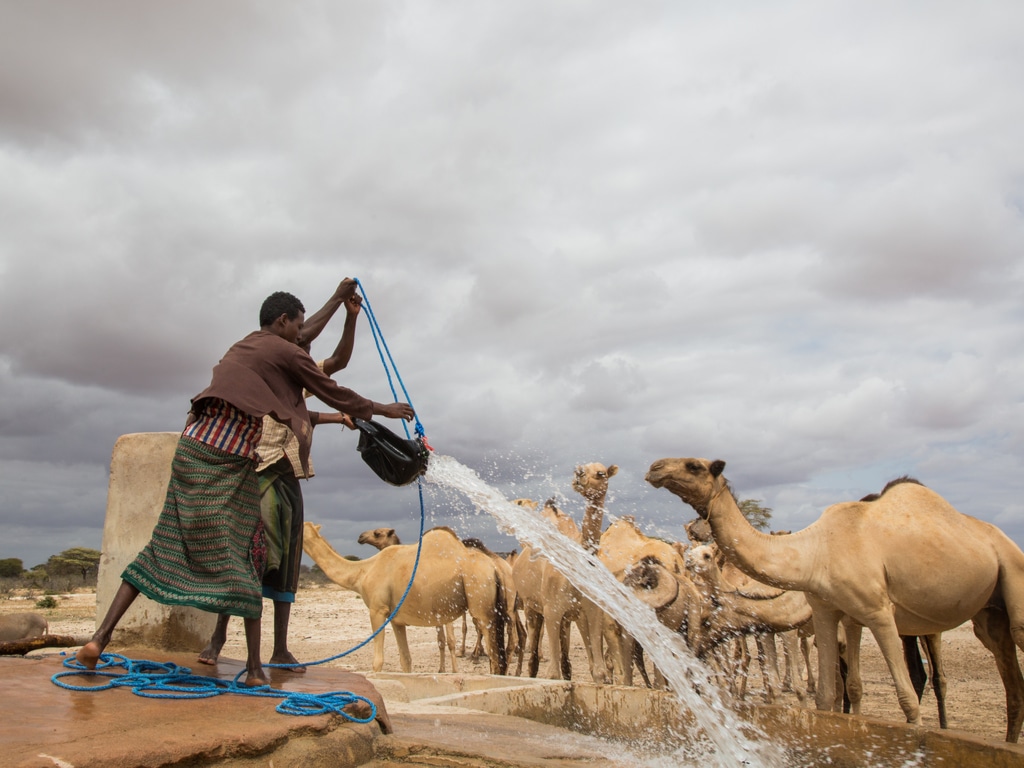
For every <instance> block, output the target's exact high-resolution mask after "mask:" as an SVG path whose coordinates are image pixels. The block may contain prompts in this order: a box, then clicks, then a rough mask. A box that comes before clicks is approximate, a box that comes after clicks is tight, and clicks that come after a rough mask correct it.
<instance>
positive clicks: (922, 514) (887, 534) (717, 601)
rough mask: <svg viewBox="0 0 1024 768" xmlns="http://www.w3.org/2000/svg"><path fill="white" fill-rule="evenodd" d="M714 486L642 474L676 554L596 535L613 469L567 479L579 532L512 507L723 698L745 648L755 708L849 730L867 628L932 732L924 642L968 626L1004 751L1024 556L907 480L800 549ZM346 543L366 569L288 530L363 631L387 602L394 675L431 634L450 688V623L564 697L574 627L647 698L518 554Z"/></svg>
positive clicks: (497, 667)
mask: <svg viewBox="0 0 1024 768" xmlns="http://www.w3.org/2000/svg"><path fill="white" fill-rule="evenodd" d="M724 468H725V462H723V461H719V460H716V461H708V460H706V459H698V458H678V459H672V458H669V459H661V460H659V461H656V462H654V463H653V464H652V465H651V466H650V468H649V470H648V472H647V475H646V480H647V482H649V483H650V484H651V485H653V486H654V487H656V488H665V489H667V490H669V491H670V492H671V493H673V494H675V495H676V496H678V497H679V498H680V499H681V500H682V501H683V502H684V503H686V504H688V505H689V506H691V507H692V508H693V509H694V510H695V511H696V512H697V515H698V517H697V519H695V520H694V521H693V522H691V523H690V524H688V525H687V526H686V530H687V534H688V541H687V543H686V544H683V543H680V542H667V541H664V540H662V539H658V538H653V537H649V536H647V535H645V534H644V533H643V532H641V531H640V529H639V528H638V527H637V526H636V524H635V522H634V520H633V519H632V518H630V517H620V518H617V519H615V520H614V522H612V523H611V525H609V527H608V528H607V529H605V530H604V531H602V527H603V521H604V513H605V508H604V503H605V497H606V494H607V491H608V482H609V480H610V479H611V478H612V477H613V476H614V475H615V474H616V473H617V471H618V468H617V467H616V466H615V465H611V466H607V467H606V466H605V465H603V464H600V463H591V464H586V465H583V466H579V467H577V468H576V470H575V474H574V477H573V489H574V490H575V491H577V492H578V493H580V494H581V495H582V496H583V497H584V499H585V500H586V511H585V513H584V519H583V525H582V527H581V526H578V525H577V524H576V522H575V521H574V520H573V519H572V518H571V517H570V516H569V515H567V514H565V513H564V512H563V511H561V510H560V509H558V508H557V507H556V506H555V504H554V503H553V502H551V501H548V502H547V503H545V504H543V505H541V504H539V503H537V502H535V501H532V500H527V499H517V500H516V501H515V502H514V503H516V504H518V505H520V506H523V507H527V508H529V509H531V510H534V511H535V512H536V513H537V514H539V515H541V516H543V517H544V518H545V519H547V520H548V521H549V522H550V523H551V525H552V526H553V527H554V528H555V529H556V530H557V531H558V532H559V533H560V534H562V535H564V536H566V537H568V538H570V539H572V540H573V541H575V542H577V543H578V544H579V545H580V546H581V547H582V548H583V549H584V550H586V551H589V552H592V553H594V554H595V555H596V557H597V559H598V560H599V561H600V562H601V563H603V564H604V565H605V566H606V567H607V568H608V570H609V571H610V572H611V573H612V574H614V575H615V576H616V578H618V579H619V581H620V582H622V583H623V584H624V585H625V586H626V587H628V588H629V589H630V590H632V592H633V593H634V594H635V595H636V596H637V597H638V598H640V599H641V600H642V601H643V602H645V603H646V604H647V605H649V606H650V607H651V608H653V609H654V611H655V614H656V615H657V617H658V619H659V620H660V621H661V622H662V623H663V624H665V625H666V626H668V627H669V628H671V629H672V630H674V631H678V632H679V633H680V634H681V635H682V637H683V639H684V640H685V642H686V644H687V645H688V646H689V648H690V649H691V650H692V651H693V653H694V654H695V655H696V656H697V657H698V658H700V659H703V660H705V661H707V662H708V663H709V664H710V665H711V667H712V669H713V670H715V674H716V675H718V676H719V679H720V680H722V681H723V682H724V684H726V685H727V686H728V688H729V689H730V690H731V692H732V693H733V694H734V695H738V696H740V697H742V696H743V693H744V691H745V683H746V665H747V663H748V661H749V657H747V656H746V643H745V638H746V637H747V636H753V637H754V638H755V639H757V640H759V643H758V647H759V649H760V651H761V654H762V657H761V661H762V664H761V666H762V674H763V675H764V678H765V692H766V696H767V697H768V698H769V700H770V699H771V698H772V697H773V696H774V695H775V692H776V691H777V690H785V689H786V685H787V684H790V685H792V686H793V688H792V689H793V690H794V691H795V692H796V693H797V695H798V696H799V697H800V698H801V699H802V698H803V695H804V692H805V691H806V692H808V693H810V692H813V693H814V695H815V703H816V705H817V708H818V709H822V710H845V711H852V712H854V713H858V712H859V711H860V703H861V696H862V692H863V686H862V684H861V678H860V664H859V648H860V639H861V633H862V630H863V628H864V627H867V628H868V629H869V630H870V631H871V632H872V634H873V635H874V637H875V639H876V641H877V643H878V646H879V649H880V650H881V652H882V655H883V656H884V658H885V661H886V664H887V666H888V668H889V671H890V673H891V674H892V677H893V681H894V683H895V688H896V695H897V698H898V700H899V704H900V707H901V708H902V710H903V712H904V714H905V715H906V719H907V722H909V723H914V724H920V722H921V716H920V706H919V705H920V699H921V691H922V689H923V685H924V683H923V680H922V679H920V677H919V674H920V672H923V667H922V668H921V670H920V671H918V670H916V669H915V664H914V663H912V659H913V658H914V657H913V656H912V655H911V653H910V652H911V651H914V652H916V650H917V639H918V638H920V640H921V643H922V646H923V647H924V648H925V651H926V655H927V657H928V659H929V666H930V669H931V675H932V683H933V687H934V689H935V693H936V698H937V700H938V702H939V713H940V724H941V725H942V727H945V726H946V722H945V712H944V695H945V680H944V676H943V675H942V666H941V654H940V653H939V650H940V638H941V633H942V632H944V631H947V630H950V629H953V628H955V627H958V626H959V625H961V624H962V623H964V622H965V621H967V620H972V621H973V624H974V631H975V634H976V635H977V637H978V638H979V639H980V640H981V642H982V643H983V644H984V645H985V647H986V648H988V649H989V651H990V652H991V653H992V654H993V656H994V658H995V662H996V666H997V669H998V671H999V674H1000V677H1001V678H1002V681H1003V685H1004V687H1005V690H1006V740H1007V741H1011V742H1016V741H1017V738H1018V736H1019V734H1020V730H1021V724H1022V721H1024V677H1022V675H1021V671H1020V666H1019V664H1018V661H1017V647H1018V646H1019V647H1021V648H1022V649H1024V553H1022V552H1021V550H1020V548H1019V547H1017V545H1016V544H1014V542H1013V541H1011V540H1010V539H1009V538H1008V537H1007V536H1006V535H1005V534H1003V533H1002V532H1001V531H1000V530H999V529H998V528H996V527H995V526H993V525H990V524H989V523H985V522H983V521H980V520H977V519H975V518H972V517H968V516H967V515H964V514H961V513H960V512H958V511H957V510H956V509H954V508H953V507H952V506H951V505H950V504H948V503H947V502H946V501H945V500H944V499H943V498H942V497H941V496H939V495H938V494H937V493H935V492H934V491H932V490H930V489H928V488H926V487H925V486H923V485H921V484H920V483H918V482H917V481H915V480H912V479H910V478H900V479H899V480H898V481H894V482H892V483H890V484H888V485H887V486H886V487H885V489H884V490H883V491H882V493H880V494H872V495H871V496H867V497H865V498H864V499H861V500H860V501H852V502H843V503H839V504H835V505H833V506H831V507H829V508H827V509H826V510H825V511H824V512H823V513H822V515H821V517H820V518H819V519H818V520H817V521H816V522H814V523H813V524H811V525H810V526H808V527H807V528H805V529H803V530H801V531H797V532H795V533H781V534H767V533H762V532H761V531H758V530H757V529H755V528H754V527H753V526H752V525H751V524H750V522H749V521H748V520H747V519H746V517H744V515H743V513H742V511H741V510H740V508H739V505H738V504H737V502H736V499H735V497H734V496H733V493H732V490H731V488H730V486H729V483H728V482H727V480H726V479H725V477H724V476H723V475H722V472H723V470H724ZM359 541H360V543H366V544H372V545H374V546H376V547H377V548H378V549H379V550H380V551H379V552H378V553H377V554H375V555H374V556H372V557H369V558H366V559H364V560H349V559H347V558H345V557H342V556H341V555H339V554H338V553H337V552H336V551H335V550H334V549H333V548H332V547H331V545H330V544H329V543H328V542H327V541H326V540H325V539H324V538H323V537H322V536H321V535H320V527H319V526H318V525H314V524H312V523H309V522H307V523H306V524H305V539H304V547H305V551H306V553H307V554H308V555H309V556H310V557H311V558H313V560H314V561H315V562H316V563H317V565H318V566H319V567H320V568H321V570H322V571H323V572H324V574H325V575H326V576H328V577H329V578H330V579H331V580H333V581H334V582H336V583H337V584H339V585H341V586H342V587H344V588H346V589H349V590H352V591H354V592H356V593H357V594H359V595H360V597H361V598H362V599H363V602H364V603H365V604H366V606H367V608H368V609H369V612H370V624H371V627H372V629H373V630H374V631H376V630H378V629H379V628H380V627H381V626H382V625H383V623H384V622H385V621H386V620H387V618H388V616H390V615H391V613H392V612H393V610H394V608H395V606H396V605H398V603H399V601H400V600H401V599H402V598H403V595H404V597H405V600H404V602H402V605H401V609H400V610H399V611H398V612H397V613H396V615H395V616H394V617H393V619H392V621H391V624H392V627H393V629H394V633H395V639H396V642H397V645H398V649H399V655H400V662H401V668H402V670H403V671H404V672H409V671H411V670H412V659H411V656H410V654H409V647H408V642H407V639H406V630H405V628H406V627H407V626H436V627H438V643H439V648H440V649H441V671H444V665H445V652H446V649H447V653H448V654H449V656H450V660H451V665H452V669H453V670H455V665H456V661H455V650H454V649H455V639H454V629H453V627H452V622H454V621H456V620H457V619H459V618H460V617H462V618H463V620H465V616H466V615H467V614H468V615H469V617H470V618H471V619H472V621H473V623H474V624H475V626H476V628H477V631H478V633H479V639H478V645H482V649H483V652H485V653H486V654H487V657H488V660H489V664H490V671H491V673H492V674H499V675H500V674H506V673H507V672H508V667H509V658H510V656H511V655H513V654H516V655H517V656H518V665H517V669H516V672H515V674H517V675H518V674H522V667H523V661H524V656H525V658H526V660H527V672H528V674H529V675H530V676H531V677H532V676H536V675H537V674H538V673H539V672H540V660H541V654H540V652H539V644H540V642H541V638H542V637H543V638H546V643H547V646H546V650H547V653H546V658H547V666H546V668H545V670H544V671H543V673H542V674H543V675H544V676H545V677H548V678H554V679H570V678H571V674H572V669H571V666H570V664H569V653H568V640H569V633H570V627H571V625H572V624H573V623H575V625H576V626H577V629H578V631H579V633H580V637H581V638H582V639H583V642H584V646H585V649H586V652H587V659H588V663H589V667H590V674H591V677H592V678H593V680H594V682H595V683H598V684H602V683H615V684H622V685H631V684H632V683H633V668H634V665H636V666H637V668H638V669H639V671H640V673H641V675H642V677H643V679H644V681H645V682H646V683H647V684H650V681H649V678H648V675H647V673H646V671H645V668H644V665H643V653H642V649H640V648H638V647H637V644H636V643H635V642H634V641H633V640H632V638H630V637H629V636H628V634H627V633H624V632H623V631H622V628H621V627H620V626H619V625H618V624H617V623H616V622H615V621H614V620H612V619H611V618H610V617H608V616H607V615H606V614H605V613H604V612H603V611H602V610H601V609H600V608H599V607H598V606H596V605H595V604H594V603H593V602H591V601H590V600H588V599H587V598H586V597H584V596H583V595H582V594H581V593H580V591H579V590H578V589H577V588H576V587H575V586H573V584H572V583H571V582H570V581H569V580H568V579H567V578H566V577H565V576H564V575H563V574H562V573H560V572H559V571H558V570H557V569H556V568H554V566H552V564H551V563H550V562H549V561H548V560H547V559H546V558H545V557H543V555H541V554H540V553H538V552H535V551H533V550H532V549H531V547H529V546H527V545H524V546H523V549H522V552H520V553H518V555H513V556H511V557H509V558H504V557H500V556H498V555H496V554H494V553H491V552H489V551H487V549H486V547H484V546H483V544H482V543H480V542H479V541H476V540H466V542H463V541H460V540H459V538H458V537H457V535H456V534H455V533H454V532H453V531H452V530H451V529H449V528H435V529H433V530H430V531H428V532H427V533H425V534H424V536H423V540H422V543H421V547H420V554H419V563H418V566H416V556H417V546H416V545H414V544H405V545H403V544H401V543H400V542H399V541H398V538H397V537H396V536H395V532H394V529H391V528H378V529H376V530H373V531H367V532H365V533H363V534H362V535H361V536H360V538H359ZM414 566H416V568H417V570H416V578H415V580H414V581H413V582H412V584H411V585H410V584H409V582H410V579H411V577H412V573H413V568H414ZM520 612H521V613H522V617H523V618H522V619H520ZM463 632H465V629H464V630H463ZM775 635H779V636H780V637H781V638H782V642H783V648H784V650H785V651H786V659H787V665H786V681H785V682H780V681H779V674H778V671H777V667H776V663H775ZM811 636H813V638H814V640H813V641H814V643H815V645H816V646H817V650H818V654H817V655H818V664H817V676H816V677H817V679H816V680H815V674H814V671H813V670H812V669H811V667H810V665H809V663H808V658H809V656H808V651H809V643H808V638H810V637H811ZM765 641H767V642H765ZM463 642H464V641H463ZM801 655H802V659H803V661H804V663H805V666H806V673H807V684H806V688H805V687H804V684H803V681H802V675H801V674H800V673H799V671H798V672H797V673H796V674H793V672H792V669H793V668H794V667H796V668H797V669H798V658H799V657H800V656H801ZM916 659H917V663H918V664H920V661H919V659H920V657H919V656H918V657H916ZM383 664H384V633H383V632H379V633H378V634H377V635H376V637H375V638H374V642H373V669H374V671H380V670H381V669H382V668H383ZM840 670H843V674H842V675H840V674H839V671H840ZM915 673H917V674H915ZM654 674H655V681H654V684H655V685H659V686H664V685H665V682H664V678H663V677H662V676H661V675H660V674H659V673H658V671H657V669H655V670H654ZM844 699H845V705H844Z"/></svg>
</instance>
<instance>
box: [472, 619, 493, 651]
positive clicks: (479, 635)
mask: <svg viewBox="0 0 1024 768" xmlns="http://www.w3.org/2000/svg"><path fill="white" fill-rule="evenodd" d="M473 628H474V629H475V630H476V645H474V646H473V653H471V654H470V656H469V658H470V659H471V660H472V661H479V660H480V657H481V656H483V655H484V653H486V651H484V630H482V629H481V628H480V624H479V622H477V621H476V620H475V619H474V620H473ZM488 656H489V655H488Z"/></svg>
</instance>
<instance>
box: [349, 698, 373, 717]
mask: <svg viewBox="0 0 1024 768" xmlns="http://www.w3.org/2000/svg"><path fill="white" fill-rule="evenodd" d="M341 711H342V712H344V713H345V714H346V715H349V716H351V717H354V718H356V719H357V720H367V719H369V718H370V717H371V716H372V715H373V706H372V705H371V704H370V703H369V702H368V701H363V700H362V699H356V700H355V701H353V702H352V703H351V704H346V705H345V706H344V707H342V710H341Z"/></svg>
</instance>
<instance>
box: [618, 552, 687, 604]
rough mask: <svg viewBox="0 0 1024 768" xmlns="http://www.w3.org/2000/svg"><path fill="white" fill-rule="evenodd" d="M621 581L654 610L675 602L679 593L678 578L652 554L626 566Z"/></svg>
mask: <svg viewBox="0 0 1024 768" xmlns="http://www.w3.org/2000/svg"><path fill="white" fill-rule="evenodd" d="M622 583H623V585H624V586H626V587H627V588H629V589H631V590H632V591H633V594H634V595H636V596H637V597H638V598H639V599H640V601H641V602H643V603H646V604H647V605H649V606H650V607H651V608H653V609H654V610H656V611H658V610H661V609H662V608H664V607H665V606H667V605H670V604H671V603H673V602H675V600H676V597H678V595H679V580H678V579H676V577H675V576H674V575H672V572H671V571H669V569H668V568H666V567H665V566H664V565H662V564H661V561H660V560H659V559H658V558H656V557H654V556H653V555H648V556H646V557H644V558H642V559H641V560H640V562H638V563H635V564H634V565H632V566H630V567H629V568H627V569H626V571H625V574H624V576H623V579H622Z"/></svg>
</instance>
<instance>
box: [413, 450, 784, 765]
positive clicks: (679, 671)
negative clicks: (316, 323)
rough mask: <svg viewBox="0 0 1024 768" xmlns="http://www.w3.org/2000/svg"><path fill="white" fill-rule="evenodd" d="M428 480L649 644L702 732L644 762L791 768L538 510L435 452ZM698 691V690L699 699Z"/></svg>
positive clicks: (670, 637) (697, 666)
mask: <svg viewBox="0 0 1024 768" xmlns="http://www.w3.org/2000/svg"><path fill="white" fill-rule="evenodd" d="M425 479H426V480H427V482H429V483H435V484H438V485H442V486H447V487H450V488H455V489H457V490H459V491H461V492H462V493H464V494H465V495H466V496H467V497H468V498H469V500H470V501H471V502H472V503H473V505H474V506H476V507H477V508H478V509H479V510H481V511H483V512H486V513H488V514H490V515H491V516H492V517H494V518H495V519H496V520H497V523H498V527H499V528H500V529H501V530H502V531H503V532H505V533H508V534H510V535H512V536H514V537H515V538H516V539H518V540H519V541H521V542H523V544H528V545H529V546H531V547H533V548H534V549H536V550H538V551H540V552H541V553H542V554H543V555H544V556H545V557H546V558H547V559H548V560H550V561H551V563H552V565H554V567H555V568H557V569H558V570H559V571H561V572H562V573H563V574H564V575H565V576H566V578H568V579H569V580H570V581H571V582H572V583H573V584H574V585H575V586H576V588H577V589H579V591H580V592H581V593H582V594H584V595H585V596H586V597H588V598H589V599H590V600H592V601H593V602H594V603H596V604H597V605H598V606H600V607H601V608H602V609H604V610H605V612H607V613H608V615H610V616H611V617H612V618H613V619H615V620H616V621H618V622H619V623H620V624H621V625H622V626H623V627H624V628H625V629H626V630H627V631H628V632H629V634H631V635H632V636H633V637H635V638H636V639H637V641H638V642H639V643H640V644H641V645H642V646H643V649H644V653H645V654H646V655H647V656H648V657H649V658H650V659H651V661H652V662H653V663H654V664H655V665H656V666H657V667H658V669H660V670H661V671H662V673H663V674H664V675H665V678H666V679H667V680H668V681H669V684H670V686H671V689H672V692H673V695H674V696H675V697H676V699H677V700H678V701H679V703H680V705H681V706H683V707H685V708H686V710H688V711H689V712H690V713H692V715H693V716H694V717H695V718H696V720H697V722H698V723H699V731H698V732H697V733H692V732H691V733H687V734H680V737H685V738H683V740H684V741H685V742H686V746H684V747H681V748H680V749H679V751H677V752H676V753H673V754H672V755H670V756H664V757H659V758H643V759H640V760H638V764H645V765H649V766H652V767H654V766H658V767H659V768H660V766H662V765H665V766H667V765H668V762H666V761H669V760H670V761H671V764H672V765H680V764H690V765H701V766H709V765H710V766H730V768H731V767H732V766H737V765H750V766H765V768H782V766H789V765H792V761H791V760H790V759H788V758H787V755H786V754H785V752H784V751H783V750H782V749H781V748H779V747H778V746H776V745H775V744H772V743H771V742H770V741H769V740H768V738H767V736H766V735H765V734H764V733H763V732H761V731H760V730H759V729H758V728H757V727H756V726H754V725H753V724H751V723H749V722H746V721H743V720H741V719H740V718H739V717H738V716H737V715H736V713H735V712H734V711H733V710H732V709H731V708H730V707H729V706H728V705H727V704H726V703H725V702H724V701H723V700H722V698H721V696H720V694H719V690H718V688H717V686H716V685H715V684H714V683H713V681H712V680H711V679H710V677H709V675H708V671H707V669H706V667H705V666H704V665H703V664H702V663H701V662H699V661H697V660H696V658H694V656H693V655H692V654H691V653H690V652H689V649H688V648H687V647H686V644H685V643H684V642H683V639H682V637H681V636H680V635H678V634H677V633H675V632H672V631H671V630H669V629H668V628H667V627H665V626H664V625H663V624H661V622H659V621H658V619H657V617H656V616H655V614H654V611H653V610H652V609H651V608H649V607H648V606H646V605H644V604H643V603H642V602H640V601H639V600H637V599H636V598H634V597H633V595H632V594H631V593H630V592H629V591H628V590H627V589H626V588H625V587H624V586H623V585H622V584H620V583H619V582H618V580H616V579H615V577H614V576H612V574H611V573H610V572H609V571H608V569H607V568H605V566H604V565H603V564H602V563H601V562H600V561H599V560H598V559H597V558H596V557H595V556H593V555H590V554H588V553H587V552H585V551H584V550H583V548H582V547H580V545H578V544H577V543H575V542H574V541H571V540H570V539H568V538H566V537H565V536H562V535H561V534H559V533H558V532H557V531H556V530H555V529H554V527H552V526H551V525H550V524H549V523H548V522H547V521H546V520H544V519H543V518H541V517H540V516H539V515H537V514H536V513H534V512H531V511H529V510H527V509H525V508H523V507H519V506H516V505H515V504H512V503H511V502H509V501H508V500H507V499H506V498H505V497H504V496H502V495H501V494H500V493H499V492H498V491H497V490H495V489H494V488H492V487H491V486H489V485H487V483H485V482H484V481H483V480H481V479H480V477H479V476H478V475H477V474H476V473H475V472H473V470H471V469H469V468H468V467H466V466H464V465H463V464H460V463H459V462H458V461H456V460H455V459H453V458H451V457H449V456H441V455H437V454H432V455H431V457H430V464H429V466H428V467H427V473H426V475H425ZM695 686H697V687H699V689H700V691H701V693H700V694H698V693H697V692H696V690H695Z"/></svg>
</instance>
